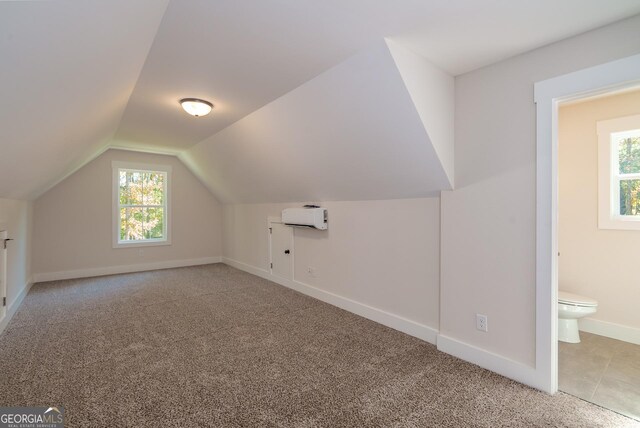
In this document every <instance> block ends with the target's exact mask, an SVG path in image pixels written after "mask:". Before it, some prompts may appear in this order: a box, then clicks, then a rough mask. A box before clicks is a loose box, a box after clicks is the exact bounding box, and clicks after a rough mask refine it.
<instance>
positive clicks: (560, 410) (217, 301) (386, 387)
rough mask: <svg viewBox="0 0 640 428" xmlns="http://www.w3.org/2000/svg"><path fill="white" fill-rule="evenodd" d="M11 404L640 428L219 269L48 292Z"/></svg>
mask: <svg viewBox="0 0 640 428" xmlns="http://www.w3.org/2000/svg"><path fill="white" fill-rule="evenodd" d="M0 405H4V406H7V405H39V406H45V405H46V406H49V405H62V406H64V407H65V412H66V414H67V425H66V426H68V427H75V426H91V427H192V426H193V427H196V426H216V427H239V426H244V427H262V426H265V427H639V426H640V424H637V423H636V422H634V421H632V420H630V419H627V418H625V417H623V416H620V415H618V414H615V413H613V412H610V411H607V410H604V409H601V408H599V407H597V406H594V405H592V404H589V403H586V402H584V401H581V400H579V399H577V398H574V397H571V396H569V395H566V394H563V393H559V394H557V395H556V396H553V397H552V396H548V395H546V394H543V393H540V392H537V391H534V390H532V389H530V388H527V387H525V386H522V385H520V384H517V383H515V382H512V381H510V380H508V379H505V378H503V377H501V376H498V375H496V374H493V373H491V372H488V371H486V370H483V369H480V368H478V367H476V366H474V365H471V364H467V363H465V362H463V361H461V360H458V359H456V358H454V357H451V356H448V355H446V354H443V353H440V352H438V351H437V350H436V348H435V347H434V346H432V345H430V344H427V343H425V342H422V341H420V340H418V339H415V338H412V337H410V336H407V335H405V334H403V333H399V332H397V331H394V330H391V329H389V328H386V327H383V326H381V325H379V324H376V323H374V322H372V321H368V320H366V319H363V318H361V317H358V316H356V315H353V314H350V313H348V312H345V311H342V310H340V309H337V308H335V307H332V306H330V305H327V304H324V303H322V302H319V301H317V300H314V299H311V298H309V297H306V296H304V295H301V294H299V293H296V292H294V291H291V290H288V289H286V288H283V287H281V286H279V285H276V284H274V283H271V282H269V281H266V280H263V279H261V278H258V277H255V276H252V275H249V274H247V273H244V272H241V271H239V270H236V269H233V268H231V267H229V266H226V265H222V264H218V265H208V266H200V267H191V268H181V269H170V270H162V271H154V272H145V273H136V274H127V275H116V276H107V277H100V278H90V279H81V280H69V281H56V282H49V283H42V284H37V285H34V287H33V288H32V290H31V292H30V293H29V295H28V296H27V297H26V299H25V301H24V303H23V305H22V307H21V308H20V310H19V312H18V313H17V314H16V315H15V317H14V319H13V320H12V321H11V324H10V325H9V326H8V327H7V329H6V331H5V332H4V333H3V335H2V336H1V337H0Z"/></svg>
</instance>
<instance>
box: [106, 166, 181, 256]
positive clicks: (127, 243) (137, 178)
mask: <svg viewBox="0 0 640 428" xmlns="http://www.w3.org/2000/svg"><path fill="white" fill-rule="evenodd" d="M112 168H113V247H114V248H126V247H139V246H150V245H169V244H170V243H171V240H170V227H169V220H170V215H169V214H170V213H169V208H170V205H169V184H170V178H171V167H170V166H164V165H147V164H133V163H128V162H113V163H112Z"/></svg>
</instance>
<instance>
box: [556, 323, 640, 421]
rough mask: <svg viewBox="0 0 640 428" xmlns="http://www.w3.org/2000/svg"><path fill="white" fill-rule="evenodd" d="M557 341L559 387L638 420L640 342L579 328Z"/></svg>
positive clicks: (639, 401) (639, 402) (639, 404)
mask: <svg viewBox="0 0 640 428" xmlns="http://www.w3.org/2000/svg"><path fill="white" fill-rule="evenodd" d="M580 339H581V340H582V341H581V342H580V343H575V344H574V343H564V342H558V387H559V389H560V391H563V392H566V393H567V394H571V395H574V396H576V397H578V398H582V399H583V400H586V401H589V402H591V403H594V404H597V405H599V406H602V407H605V408H607V409H611V410H613V411H616V412H618V413H622V414H624V415H626V416H629V417H632V418H635V419H637V420H640V345H633V344H631V343H627V342H622V341H619V340H615V339H609V338H608V337H603V336H598V335H595V334H589V333H585V332H582V331H581V332H580Z"/></svg>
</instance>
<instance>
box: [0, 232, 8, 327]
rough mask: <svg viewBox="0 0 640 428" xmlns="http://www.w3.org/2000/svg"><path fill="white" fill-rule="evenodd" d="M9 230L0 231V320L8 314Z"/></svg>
mask: <svg viewBox="0 0 640 428" xmlns="http://www.w3.org/2000/svg"><path fill="white" fill-rule="evenodd" d="M5 239H7V231H6V230H2V231H0V300H2V301H1V302H0V305H1V306H0V321H2V320H3V319H4V317H5V315H6V314H7V306H6V304H7V250H6V249H5V248H4V247H5V242H6V241H5Z"/></svg>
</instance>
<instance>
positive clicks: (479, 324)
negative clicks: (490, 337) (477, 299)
mask: <svg viewBox="0 0 640 428" xmlns="http://www.w3.org/2000/svg"><path fill="white" fill-rule="evenodd" d="M476 329H477V330H480V331H489V322H488V321H487V316H486V315H482V314H476Z"/></svg>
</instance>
